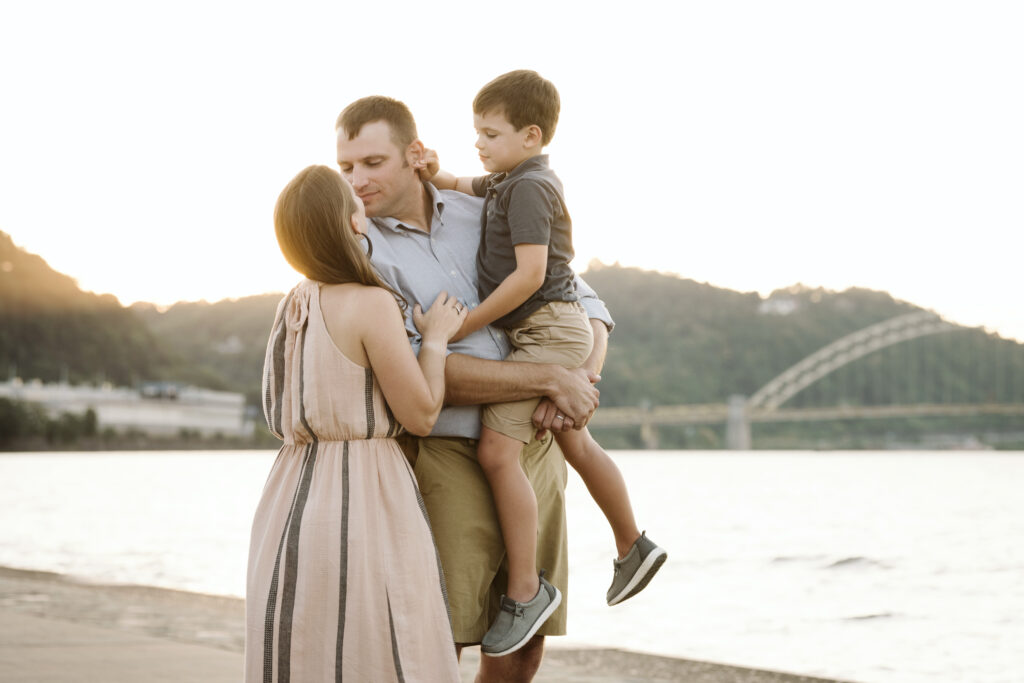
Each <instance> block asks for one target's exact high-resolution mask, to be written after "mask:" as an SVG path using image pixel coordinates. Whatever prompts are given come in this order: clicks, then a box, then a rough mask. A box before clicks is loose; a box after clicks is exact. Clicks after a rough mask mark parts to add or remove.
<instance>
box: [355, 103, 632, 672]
mask: <svg viewBox="0 0 1024 683" xmlns="http://www.w3.org/2000/svg"><path fill="white" fill-rule="evenodd" d="M335 127H336V130H337V142H338V165H339V167H340V169H341V172H342V174H343V175H344V176H345V177H346V178H347V179H348V180H349V182H350V183H351V184H352V187H353V188H354V189H355V192H356V194H357V195H358V196H359V197H360V198H361V199H362V201H363V204H364V206H365V207H366V215H367V216H368V217H369V218H371V219H372V220H371V221H370V225H368V237H369V241H370V248H371V249H372V255H371V259H372V261H373V263H374V265H375V266H376V268H377V270H378V272H379V273H380V274H381V276H382V277H383V278H384V279H385V280H386V281H387V282H388V283H389V284H390V285H392V286H393V287H394V288H395V289H396V290H397V291H399V292H400V293H401V294H402V295H403V296H404V297H405V298H406V300H407V302H408V304H409V311H410V312H411V309H412V306H413V305H414V304H417V303H418V304H420V305H421V306H423V307H426V306H427V305H429V303H430V302H431V301H433V299H434V297H435V296H436V295H437V293H438V292H440V291H442V290H444V291H447V292H448V293H449V294H451V295H455V296H456V297H458V298H459V299H460V300H461V301H462V302H463V303H465V304H466V305H469V306H475V305H477V304H478V303H479V295H478V290H477V273H476V252H477V247H478V245H479V241H480V229H481V224H480V213H481V208H482V200H481V199H479V198H476V197H471V196H469V195H464V194H461V193H457V192H448V191H438V190H437V189H436V188H434V187H433V186H432V185H431V184H429V183H424V182H422V181H421V180H420V178H419V175H418V170H417V169H418V167H419V166H420V165H421V164H422V162H423V155H424V148H423V144H422V143H421V142H420V141H419V139H418V136H417V134H416V124H415V122H414V120H413V118H412V114H411V113H410V112H409V110H408V108H407V107H406V106H405V105H404V104H402V103H401V102H398V101H396V100H392V99H390V98H385V97H367V98H363V99H361V100H357V101H356V102H353V103H352V104H350V105H349V106H348V107H346V108H345V110H344V111H342V113H341V115H340V116H339V117H338V121H337V124H336V126H335ZM578 284H579V286H580V291H581V294H582V295H583V296H582V301H581V303H583V304H584V306H585V308H586V309H587V313H588V316H589V317H590V318H591V325H592V327H593V328H594V351H593V352H592V354H591V356H590V358H589V359H588V360H587V363H586V364H585V365H584V367H583V368H580V369H576V370H568V369H566V368H563V367H560V366H555V365H546V364H536V363H512V362H504V361H502V360H501V359H503V358H504V357H505V356H506V355H507V353H508V351H509V345H508V340H507V339H506V338H505V335H504V333H502V332H501V331H500V330H496V329H493V328H490V327H486V328H483V329H480V330H478V331H476V332H474V333H473V334H471V335H469V336H467V337H466V338H465V339H462V340H460V341H459V342H456V343H454V344H450V345H449V351H450V352H451V353H450V355H449V356H448V359H447V361H446V367H445V380H446V386H447V395H446V407H445V409H444V410H443V411H442V412H441V416H440V417H439V418H438V421H437V424H436V426H435V428H434V430H433V432H432V433H431V436H430V437H428V438H424V439H420V441H419V445H418V455H417V456H416V458H415V465H414V469H415V473H416V478H417V481H418V482H419V485H420V490H421V492H422V494H423V498H424V501H425V504H426V507H427V512H428V514H429V516H430V522H431V526H432V529H433V533H434V539H435V542H436V543H437V547H438V551H439V553H440V555H441V564H442V567H443V569H444V573H445V580H446V583H447V586H448V596H449V602H450V605H451V611H452V627H453V630H454V634H455V641H456V644H457V645H458V646H459V648H460V649H461V647H462V646H463V645H473V644H477V643H479V642H480V640H481V638H482V637H483V634H484V633H485V632H486V631H487V628H488V627H489V626H490V624H491V623H492V622H493V620H494V616H495V615H496V614H497V611H498V609H499V607H500V596H501V593H502V592H503V589H504V585H505V582H506V579H507V577H506V569H505V568H504V567H503V564H504V563H503V559H504V543H503V541H502V537H501V531H500V527H499V525H498V520H497V516H496V513H495V510H494V502H493V498H492V497H491V493H490V488H489V486H488V484H487V480H486V479H485V478H484V475H483V472H482V471H481V470H480V467H479V465H478V464H477V462H476V440H477V438H478V437H479V435H480V408H479V406H480V405H481V404H486V403H497V402H505V401H514V400H520V399H525V398H531V397H535V396H544V397H546V400H544V401H542V402H541V406H540V407H539V408H538V410H537V413H536V414H535V416H534V419H535V422H536V423H537V424H538V426H539V427H541V428H542V429H543V430H551V429H555V430H567V429H571V428H573V427H579V428H581V427H583V426H585V425H586V423H587V421H588V420H589V419H590V417H591V415H592V414H593V412H594V410H595V409H596V407H597V396H598V392H597V390H596V389H595V388H594V387H593V386H592V384H591V382H592V381H596V380H597V379H598V376H597V373H598V371H599V370H600V368H601V365H602V363H603V361H604V354H605V351H606V349H607V338H608V330H609V328H610V327H611V325H612V321H611V318H610V317H609V315H608V312H607V310H606V309H605V308H604V305H603V304H602V303H601V302H600V301H599V300H597V298H596V296H595V295H594V293H593V292H592V291H591V290H589V289H588V288H587V287H586V285H585V284H583V283H582V281H579V283H578ZM406 326H407V328H408V329H409V332H410V335H411V340H412V344H413V346H414V347H418V345H419V341H420V340H419V335H418V334H417V332H416V329H415V326H414V325H413V323H412V320H411V315H410V316H409V317H407V320H406ZM522 464H523V469H524V471H526V473H527V476H528V478H529V480H530V483H531V485H532V486H533V488H534V490H535V492H536V496H537V501H538V532H539V533H538V536H539V538H538V543H537V561H538V564H539V568H543V569H545V570H546V571H547V573H548V575H549V578H550V581H551V583H552V584H554V585H555V586H557V587H558V588H559V589H560V590H561V591H562V593H563V594H565V595H567V588H568V586H567V580H568V566H567V564H568V562H567V551H566V533H565V500H564V490H565V481H566V467H565V461H564V459H563V458H562V456H561V453H560V452H559V451H558V447H557V445H555V444H554V443H553V439H552V438H551V437H550V435H547V436H545V438H542V439H538V440H534V441H533V442H531V443H530V444H529V445H528V446H527V447H526V448H525V449H524V452H523V455H522ZM565 621H566V609H565V602H564V601H563V603H562V606H561V607H560V608H559V609H558V610H557V611H556V612H555V613H554V614H553V615H552V617H551V618H550V619H548V621H547V622H546V623H545V624H544V625H543V626H542V627H541V629H540V630H539V631H538V635H537V636H535V637H534V638H533V639H532V640H530V641H528V643H527V644H526V645H525V646H524V647H522V648H521V649H519V650H517V651H516V652H513V653H511V654H509V655H507V656H505V657H501V658H491V657H484V658H482V660H481V665H480V672H479V675H478V677H477V680H479V681H481V683H489V682H491V681H530V680H532V678H533V676H534V674H535V673H536V671H537V669H538V668H539V667H540V662H541V658H542V657H543V638H544V635H563V634H564V633H565Z"/></svg>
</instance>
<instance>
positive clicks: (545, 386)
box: [444, 353, 600, 426]
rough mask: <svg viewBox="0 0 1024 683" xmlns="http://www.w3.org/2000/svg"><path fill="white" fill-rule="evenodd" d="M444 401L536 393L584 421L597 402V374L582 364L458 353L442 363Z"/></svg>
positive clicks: (522, 396) (579, 422) (469, 402)
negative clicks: (573, 366) (572, 366)
mask: <svg viewBox="0 0 1024 683" xmlns="http://www.w3.org/2000/svg"><path fill="white" fill-rule="evenodd" d="M444 377H445V389H446V393H445V403H448V404H450V405H479V404H484V403H506V402H508V401H519V400H522V399H527V398H534V397H537V396H546V397H547V398H550V399H551V400H552V401H553V402H554V404H555V405H556V406H557V408H558V410H559V411H561V412H562V413H563V414H565V415H567V416H569V417H570V418H572V420H573V421H574V422H575V423H576V424H577V425H580V426H582V425H585V424H586V423H587V422H588V421H589V420H590V416H591V415H593V414H594V411H595V410H596V409H597V406H598V403H599V402H600V401H599V399H598V397H599V395H600V392H599V391H598V390H597V388H596V387H595V386H594V385H593V382H595V381H597V379H598V377H597V376H596V375H594V374H592V373H590V372H588V371H587V370H586V369H584V368H577V369H575V370H569V369H566V368H563V367H561V366H560V365H551V364H549V363H527V362H517V361H496V360H485V359H483V358H475V357H473V356H466V355H464V354H461V353H452V354H449V355H448V359H447V362H446V363H445V374H444Z"/></svg>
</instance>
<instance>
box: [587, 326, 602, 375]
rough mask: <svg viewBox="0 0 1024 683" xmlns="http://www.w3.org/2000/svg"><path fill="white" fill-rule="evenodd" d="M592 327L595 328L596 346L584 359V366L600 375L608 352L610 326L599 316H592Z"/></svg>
mask: <svg viewBox="0 0 1024 683" xmlns="http://www.w3.org/2000/svg"><path fill="white" fill-rule="evenodd" d="M590 327H591V328H592V329H593V330H594V348H593V349H591V350H590V356H588V357H587V360H585V361H583V367H584V368H586V369H587V370H589V371H590V372H592V373H594V374H595V375H600V374H601V368H603V367H604V358H605V355H607V353H608V326H607V325H605V324H604V323H603V322H602V321H601V320H599V319H597V318H591V319H590Z"/></svg>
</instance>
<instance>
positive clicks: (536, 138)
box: [523, 123, 544, 149]
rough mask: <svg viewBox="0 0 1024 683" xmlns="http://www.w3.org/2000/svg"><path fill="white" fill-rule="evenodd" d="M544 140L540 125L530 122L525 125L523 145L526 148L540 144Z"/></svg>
mask: <svg viewBox="0 0 1024 683" xmlns="http://www.w3.org/2000/svg"><path fill="white" fill-rule="evenodd" d="M543 140H544V132H543V131H541V129H540V126H538V125H537V124H536V123H532V124H530V125H529V126H527V127H526V137H525V138H524V139H523V146H524V147H526V148H527V149H532V148H533V147H536V146H537V145H539V144H541V142H542V141H543Z"/></svg>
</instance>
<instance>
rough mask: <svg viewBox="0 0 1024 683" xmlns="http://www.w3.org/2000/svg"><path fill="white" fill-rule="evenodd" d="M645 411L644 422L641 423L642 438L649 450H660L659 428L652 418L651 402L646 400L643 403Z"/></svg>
mask: <svg viewBox="0 0 1024 683" xmlns="http://www.w3.org/2000/svg"><path fill="white" fill-rule="evenodd" d="M640 407H641V409H642V411H643V417H642V418H641V419H642V422H641V423H640V439H641V440H642V441H643V442H644V448H646V449H647V450H649V451H656V450H658V430H657V428H655V426H654V420H652V419H651V404H650V403H649V402H647V401H644V402H643V403H642V404H641V406H640Z"/></svg>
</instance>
